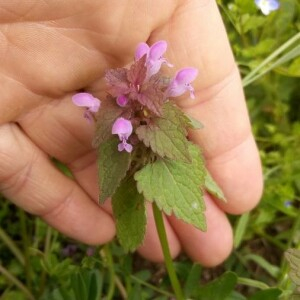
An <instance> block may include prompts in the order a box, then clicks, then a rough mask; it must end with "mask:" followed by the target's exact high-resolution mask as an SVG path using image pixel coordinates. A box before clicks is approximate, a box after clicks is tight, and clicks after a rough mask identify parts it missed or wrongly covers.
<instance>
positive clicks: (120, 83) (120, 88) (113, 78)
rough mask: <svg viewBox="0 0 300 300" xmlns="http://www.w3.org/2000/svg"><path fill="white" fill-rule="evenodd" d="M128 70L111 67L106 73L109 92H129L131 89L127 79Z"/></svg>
mask: <svg viewBox="0 0 300 300" xmlns="http://www.w3.org/2000/svg"><path fill="white" fill-rule="evenodd" d="M127 72H128V70H127V69H125V68H118V69H110V70H108V71H106V73H105V80H106V83H107V85H108V92H109V93H110V94H111V95H112V96H115V97H116V96H119V95H124V94H127V93H128V92H129V90H130V88H129V82H128V79H127Z"/></svg>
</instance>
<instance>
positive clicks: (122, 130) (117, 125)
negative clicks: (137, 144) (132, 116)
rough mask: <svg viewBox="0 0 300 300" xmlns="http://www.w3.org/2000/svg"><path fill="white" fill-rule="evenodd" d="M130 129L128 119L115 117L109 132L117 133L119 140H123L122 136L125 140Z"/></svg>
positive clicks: (129, 133) (130, 131) (130, 125)
mask: <svg viewBox="0 0 300 300" xmlns="http://www.w3.org/2000/svg"><path fill="white" fill-rule="evenodd" d="M132 130H133V128H132V124H131V122H130V121H129V120H127V119H124V118H117V119H116V121H115V122H114V124H113V126H112V130H111V133H112V134H117V135H118V136H119V139H120V140H123V139H124V138H125V139H126V140H127V139H128V137H129V136H130V135H131V133H132Z"/></svg>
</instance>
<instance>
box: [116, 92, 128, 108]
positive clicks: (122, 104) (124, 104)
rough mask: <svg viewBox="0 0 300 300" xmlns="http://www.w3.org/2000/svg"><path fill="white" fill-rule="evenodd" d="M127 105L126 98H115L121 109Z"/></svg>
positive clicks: (121, 96)
mask: <svg viewBox="0 0 300 300" xmlns="http://www.w3.org/2000/svg"><path fill="white" fill-rule="evenodd" d="M127 103H128V98H127V97H126V96H124V95H120V96H118V97H117V104H118V105H119V106H121V107H124V106H126V105H127Z"/></svg>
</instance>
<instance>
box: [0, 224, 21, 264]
mask: <svg viewBox="0 0 300 300" xmlns="http://www.w3.org/2000/svg"><path fill="white" fill-rule="evenodd" d="M0 239H1V240H2V241H3V242H4V244H5V245H6V246H7V247H8V248H9V249H10V251H11V252H12V253H13V254H14V255H15V257H16V258H17V259H18V261H19V262H20V263H21V265H23V266H24V264H25V258H24V255H23V254H22V252H21V250H20V249H19V248H18V247H17V245H16V244H15V242H14V241H13V240H12V239H11V238H10V237H9V236H8V235H7V234H6V232H5V231H4V230H3V229H2V228H1V227H0Z"/></svg>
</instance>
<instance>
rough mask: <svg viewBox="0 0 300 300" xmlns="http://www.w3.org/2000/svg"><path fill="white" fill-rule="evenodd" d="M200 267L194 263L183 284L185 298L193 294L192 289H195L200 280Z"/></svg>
mask: <svg viewBox="0 0 300 300" xmlns="http://www.w3.org/2000/svg"><path fill="white" fill-rule="evenodd" d="M201 271H202V267H201V266H200V265H199V264H194V265H193V266H192V268H191V270H190V272H189V274H188V276H187V278H186V281H185V284H184V296H185V298H191V297H192V296H193V294H194V290H195V289H197V286H198V285H199V282H200V280H201Z"/></svg>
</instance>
